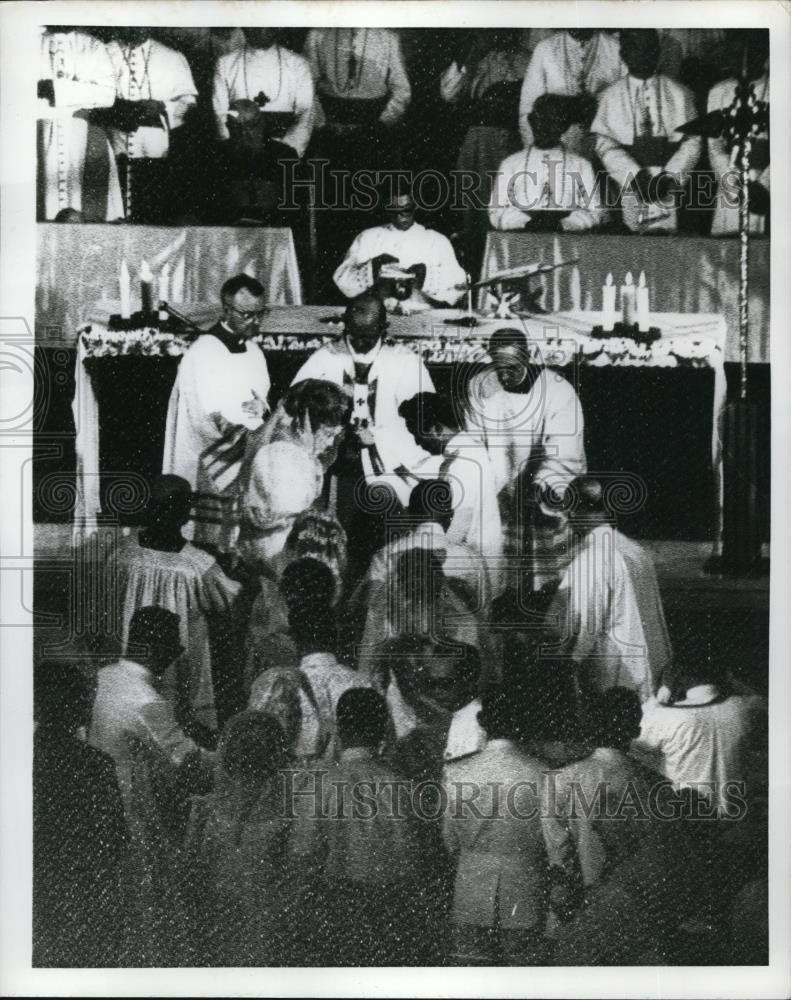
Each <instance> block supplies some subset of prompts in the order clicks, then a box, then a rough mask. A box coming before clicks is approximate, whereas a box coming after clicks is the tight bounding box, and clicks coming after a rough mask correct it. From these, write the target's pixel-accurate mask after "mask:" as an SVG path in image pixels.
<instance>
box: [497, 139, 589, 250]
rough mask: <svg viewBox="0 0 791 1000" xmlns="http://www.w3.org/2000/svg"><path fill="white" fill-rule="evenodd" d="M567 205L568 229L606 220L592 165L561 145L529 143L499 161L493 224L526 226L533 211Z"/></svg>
mask: <svg viewBox="0 0 791 1000" xmlns="http://www.w3.org/2000/svg"><path fill="white" fill-rule="evenodd" d="M551 210H564V211H569V212H570V214H569V215H567V216H566V217H565V218H564V219H562V220H561V222H560V228H561V229H563V230H565V231H567V232H584V231H585V230H588V229H593V228H594V227H595V226H597V225H599V224H600V222H601V221H602V206H601V199H600V197H599V192H598V189H597V187H596V178H595V176H594V173H593V167H592V166H591V165H590V163H589V162H588V160H586V159H585V158H584V157H582V156H577V155H576V154H575V153H571V152H569V151H568V150H565V149H563V148H562V147H561V146H555V147H553V148H552V149H537V148H536V147H535V146H531V147H530V148H528V149H525V150H522V151H520V152H519V153H513V154H512V155H511V156H509V157H507V158H506V159H505V160H503V162H502V163H501V164H500V168H499V171H498V174H497V179H496V181H495V185H494V190H493V191H492V199H491V202H490V204H489V221H490V223H491V224H492V227H493V228H494V229H499V230H509V229H524V227H525V226H526V225H527V223H528V222H529V221H530V212H531V211H551Z"/></svg>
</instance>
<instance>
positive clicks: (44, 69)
mask: <svg viewBox="0 0 791 1000" xmlns="http://www.w3.org/2000/svg"><path fill="white" fill-rule="evenodd" d="M38 76H39V79H40V80H52V81H53V88H54V91H55V104H54V106H52V107H50V105H49V102H48V101H46V100H43V99H39V100H38V102H37V104H38V110H37V115H38V121H39V157H40V163H39V183H40V184H43V186H44V213H45V218H46V219H54V218H55V216H56V215H57V214H58V212H59V211H60V210H61V209H63V208H73V209H76V210H77V211H78V212H80V211H82V202H83V199H82V177H83V168H84V166H85V152H86V146H87V140H88V122H87V121H86V120H85V119H84V118H75V117H74V116H75V114H76V113H77V112H78V111H81V110H83V109H88V108H109V107H110V106H111V105H112V104H113V102H114V100H115V84H114V79H113V67H112V63H111V62H110V58H109V56H108V55H107V50H106V49H105V47H104V45H102V43H101V42H100V41H98V40H97V39H96V38H92V37H91V36H90V35H87V34H83V33H82V32H81V31H69V32H59V33H57V34H51V33H50V32H47V31H45V32H43V33H42V35H41V42H40V49H39V69H38ZM108 161H109V176H108V198H107V214H106V221H107V222H112V221H113V220H115V219H119V218H122V217H123V214H124V210H123V201H122V198H121V188H120V185H119V183H118V170H117V168H116V165H115V161H114V160H113V157H112V156H111V155H110V154H109V150H108Z"/></svg>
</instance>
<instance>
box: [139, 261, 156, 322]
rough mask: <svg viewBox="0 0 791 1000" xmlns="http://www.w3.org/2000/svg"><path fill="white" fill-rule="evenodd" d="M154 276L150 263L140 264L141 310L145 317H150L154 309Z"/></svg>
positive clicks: (142, 262)
mask: <svg viewBox="0 0 791 1000" xmlns="http://www.w3.org/2000/svg"><path fill="white" fill-rule="evenodd" d="M153 285H154V275H153V274H152V273H151V268H150V267H149V266H148V261H147V260H143V261H141V262H140V308H141V309H142V310H143V315H144V316H150V315H151V312H152V310H153V308H154V288H153Z"/></svg>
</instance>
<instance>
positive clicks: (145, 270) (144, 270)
mask: <svg viewBox="0 0 791 1000" xmlns="http://www.w3.org/2000/svg"><path fill="white" fill-rule="evenodd" d="M153 277H154V276H153V274H152V273H151V268H150V267H149V266H148V261H147V260H143V261H141V262H140V280H141V281H152V280H153Z"/></svg>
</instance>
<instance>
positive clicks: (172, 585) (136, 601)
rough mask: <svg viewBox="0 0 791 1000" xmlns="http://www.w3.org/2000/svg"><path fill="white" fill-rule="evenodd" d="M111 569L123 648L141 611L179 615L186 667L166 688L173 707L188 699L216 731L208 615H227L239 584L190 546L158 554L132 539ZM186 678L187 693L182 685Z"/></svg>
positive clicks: (180, 668)
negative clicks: (179, 699) (154, 609)
mask: <svg viewBox="0 0 791 1000" xmlns="http://www.w3.org/2000/svg"><path fill="white" fill-rule="evenodd" d="M110 567H111V568H110V574H111V575H110V579H113V580H115V588H116V594H117V598H118V605H119V613H120V625H121V642H122V644H123V648H124V649H125V648H126V644H127V642H128V639H129V623H130V622H131V620H132V615H133V614H134V613H135V611H137V610H138V608H144V607H149V606H156V607H160V608H165V609H166V610H167V611H172V612H173V613H174V614H176V615H178V616H179V628H180V631H181V644H182V646H184V647H185V650H186V653H185V654H184V657H183V660H184V662H183V663H182V662H181V661H179V663H178V664H176V665H174V669H172V670H169V671H168V673H167V674H166V675H165V680H166V689H167V691H168V692H169V697H170V699H171V701H173V703H174V704H175V703H176V697H177V696H179V697H181V696H182V694H187V695H188V703H189V707H190V708H191V709H192V712H193V714H194V716H195V718H196V719H197V720H198V721H199V722H202V723H203V724H204V725H206V726H209V727H210V728H213V729H216V727H217V713H216V712H215V707H214V684H213V681H212V669H211V649H210V646H209V630H208V624H207V621H206V614H207V613H211V614H227V613H228V612H229V611H230V608H231V604H232V602H233V600H234V599H235V597H236V596H237V594H238V593H239V589H240V584H238V583H237V582H236V581H235V580H231V579H230V578H229V577H227V576H226V575H225V574H224V573H223V572H222V570H221V569H220V566H219V564H218V563H217V561H216V560H215V559H214V558H213V557H212V556H210V555H209V554H208V553H207V552H204V551H202V550H201V549H197V548H195V546H193V545H191V544H190V543H189V542H187V544H186V545H185V546H184V548H183V549H182V550H181V551H180V552H160V551H159V550H158V549H149V548H145V547H144V546H142V545H140V544H139V543H138V542H137V540H136V539H131V538H130V539H127V540H125V541H124V543H123V544H122V545H121V546H120V547H119V548H118V550H117V551H116V552H115V553H113V555H112V557H111V561H110ZM177 678H178V681H177ZM182 678H183V679H184V684H183V686H184V688H185V689H186V690H184V691H182V689H181V687H180V684H179V683H178V682H179V681H181V679H182Z"/></svg>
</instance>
